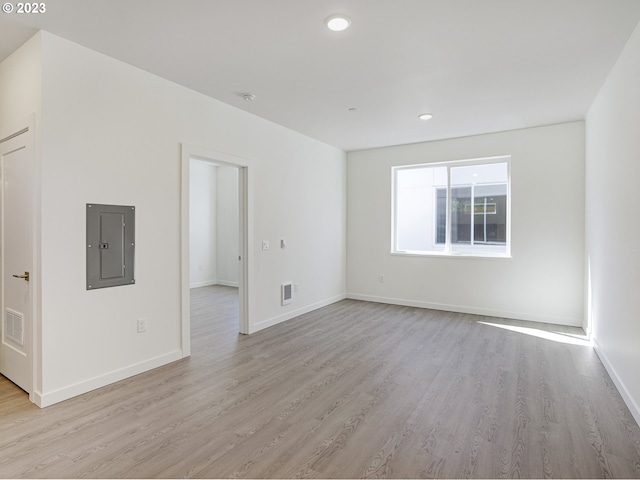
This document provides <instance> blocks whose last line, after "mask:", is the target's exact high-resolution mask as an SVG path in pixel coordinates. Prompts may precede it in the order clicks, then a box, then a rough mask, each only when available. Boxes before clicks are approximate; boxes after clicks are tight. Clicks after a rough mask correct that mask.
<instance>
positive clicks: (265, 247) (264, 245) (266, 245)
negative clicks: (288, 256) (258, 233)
mask: <svg viewBox="0 0 640 480" xmlns="http://www.w3.org/2000/svg"><path fill="white" fill-rule="evenodd" d="M262 249H263V250H269V240H263V241H262Z"/></svg>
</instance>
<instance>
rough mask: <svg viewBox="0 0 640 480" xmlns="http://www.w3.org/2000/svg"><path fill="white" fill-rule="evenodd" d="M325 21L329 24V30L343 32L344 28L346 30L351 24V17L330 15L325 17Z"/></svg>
mask: <svg viewBox="0 0 640 480" xmlns="http://www.w3.org/2000/svg"><path fill="white" fill-rule="evenodd" d="M324 23H326V24H327V27H328V28H329V30H333V31H334V32H341V31H342V30H346V29H347V28H349V26H350V25H351V19H350V18H349V17H346V16H344V15H340V14H336V15H330V16H328V17H327V18H325V19H324Z"/></svg>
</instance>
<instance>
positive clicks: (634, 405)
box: [591, 337, 640, 425]
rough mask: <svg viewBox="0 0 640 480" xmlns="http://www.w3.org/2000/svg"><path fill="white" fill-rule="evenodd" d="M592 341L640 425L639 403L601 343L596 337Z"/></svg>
mask: <svg viewBox="0 0 640 480" xmlns="http://www.w3.org/2000/svg"><path fill="white" fill-rule="evenodd" d="M591 342H592V344H593V349H594V350H595V351H596V354H597V355H598V357H599V358H600V361H601V362H602V365H604V368H605V369H606V370H607V372H608V373H609V376H610V377H611V380H613V383H614V384H615V386H616V388H617V389H618V391H619V392H620V396H621V397H622V400H624V403H625V404H626V405H627V408H628V409H629V411H630V412H631V415H633V418H634V419H635V421H636V423H637V424H638V425H640V405H638V403H637V402H636V401H635V400H634V398H633V396H631V394H630V393H629V390H628V389H627V386H626V385H625V383H624V382H623V381H622V379H621V378H620V376H619V375H618V372H616V369H615V368H613V365H611V362H609V359H608V358H607V356H606V355H605V353H604V351H603V350H602V348H600V345H598V342H597V341H596V339H595V338H593V337H592V338H591Z"/></svg>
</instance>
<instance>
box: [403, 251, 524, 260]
mask: <svg viewBox="0 0 640 480" xmlns="http://www.w3.org/2000/svg"><path fill="white" fill-rule="evenodd" d="M391 255H392V256H397V257H435V258H506V259H511V258H513V257H512V256H511V254H510V253H468V252H391Z"/></svg>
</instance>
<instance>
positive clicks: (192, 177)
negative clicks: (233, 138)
mask: <svg viewBox="0 0 640 480" xmlns="http://www.w3.org/2000/svg"><path fill="white" fill-rule="evenodd" d="M247 205H248V166H247V162H246V160H244V159H242V158H239V157H236V156H233V155H229V154H224V153H220V152H213V151H205V150H203V149H200V148H197V147H192V146H188V145H183V146H182V352H183V357H186V356H189V355H190V354H191V301H192V291H191V289H192V288H194V289H196V288H201V289H205V290H207V289H208V290H212V291H213V289H216V288H217V289H219V290H224V289H226V290H227V293H229V292H232V293H234V292H235V291H236V289H237V310H236V312H235V313H237V319H238V320H237V325H236V329H237V330H236V331H237V332H239V333H243V334H247V333H249V317H248V313H249V312H248V309H247V304H248V301H247V299H248V295H247V293H248V292H247V290H248V289H247V285H248V258H247V244H248V242H247V230H248V228H247V218H248V213H247V212H248V211H247ZM234 318H236V317H235V315H234Z"/></svg>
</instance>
